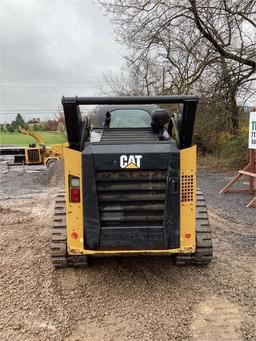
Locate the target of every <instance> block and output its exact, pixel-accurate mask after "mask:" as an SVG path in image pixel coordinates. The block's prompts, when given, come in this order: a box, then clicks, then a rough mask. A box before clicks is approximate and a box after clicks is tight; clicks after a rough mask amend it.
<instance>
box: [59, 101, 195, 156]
mask: <svg viewBox="0 0 256 341" xmlns="http://www.w3.org/2000/svg"><path fill="white" fill-rule="evenodd" d="M171 103H172V104H175V103H176V104H183V109H182V115H181V125H180V131H179V134H180V149H184V148H188V147H190V146H191V143H192V137H193V131H194V123H195V117H196V108H197V103H198V97H197V96H188V95H186V96H117V97H77V96H76V97H64V96H63V97H62V105H63V109H64V115H65V121H66V129H67V135H68V141H69V145H70V148H72V149H75V150H80V137H81V133H82V131H81V127H82V117H81V112H80V109H79V105H127V104H135V105H136V104H171Z"/></svg>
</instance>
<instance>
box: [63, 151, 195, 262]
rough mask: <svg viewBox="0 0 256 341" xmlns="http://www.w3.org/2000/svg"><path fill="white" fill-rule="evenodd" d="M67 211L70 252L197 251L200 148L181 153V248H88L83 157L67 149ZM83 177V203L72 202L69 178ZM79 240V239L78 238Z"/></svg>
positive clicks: (65, 152)
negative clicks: (86, 245) (109, 249)
mask: <svg viewBox="0 0 256 341" xmlns="http://www.w3.org/2000/svg"><path fill="white" fill-rule="evenodd" d="M64 164H65V187H66V212H67V246H68V253H69V254H72V255H75V254H86V255H94V256H97V255H98V256H100V255H122V254H123V255H124V254H127V255H129V254H156V255H161V254H162V255H168V254H174V253H181V252H184V253H185V252H194V251H195V246H196V242H195V228H196V146H193V147H190V148H186V149H183V150H181V154H180V177H181V181H180V186H181V187H180V192H181V205H180V243H181V244H180V248H176V249H168V250H115V251H95V250H86V249H84V246H83V245H84V231H83V209H82V198H83V188H82V180H83V179H82V154H81V153H80V152H78V151H74V150H72V149H69V148H64ZM70 175H73V176H77V177H79V178H80V193H81V203H71V202H70V201H69V176H70ZM74 236H75V237H77V238H74Z"/></svg>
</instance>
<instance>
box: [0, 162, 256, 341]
mask: <svg viewBox="0 0 256 341" xmlns="http://www.w3.org/2000/svg"><path fill="white" fill-rule="evenodd" d="M2 171H3V168H2ZM61 174H62V172H61V167H60V166H58V167H56V168H54V169H52V170H50V171H49V170H47V171H45V172H42V173H22V172H21V170H17V169H16V170H13V171H12V172H10V173H8V174H4V173H3V172H2V174H1V200H0V211H1V217H0V234H1V235H0V267H1V272H0V274H1V275H0V304H1V314H0V340H1V341H5V340H12V341H15V340H22V341H26V340H69V341H78V340H93V341H95V340H96V341H97V340H104V341H105V340H161V341H162V340H202V341H208V340H209V341H215V340H230V341H235V340H256V330H255V325H256V319H255V317H256V309H255V307H256V304H255V303H256V302H255V297H256V281H255V279H256V269H255V236H256V233H255V228H256V223H255V212H256V210H255V209H248V208H246V207H245V205H246V203H248V201H249V200H250V196H248V195H233V194H232V195H218V192H219V190H220V189H221V188H222V187H223V186H224V185H225V184H226V183H227V181H228V179H229V178H230V177H231V176H232V174H231V173H208V172H206V171H202V172H199V176H198V183H199V186H200V187H201V188H202V189H203V190H204V192H205V194H206V199H207V202H208V207H209V217H210V222H211V225H212V231H213V241H214V251H215V252H214V260H213V262H212V264H211V265H210V266H208V267H207V268H198V267H192V266H191V267H176V266H174V265H173V263H172V260H171V259H170V258H168V257H154V258H152V257H133V258H106V259H104V258H102V259H95V260H93V261H92V264H91V266H90V267H89V268H82V269H72V268H70V269H63V270H58V271H54V270H53V268H52V265H51V261H50V258H49V254H48V244H49V240H50V226H51V220H52V215H53V209H54V199H55V196H56V192H57V190H58V188H59V187H61V186H62V183H63V181H62V175H61Z"/></svg>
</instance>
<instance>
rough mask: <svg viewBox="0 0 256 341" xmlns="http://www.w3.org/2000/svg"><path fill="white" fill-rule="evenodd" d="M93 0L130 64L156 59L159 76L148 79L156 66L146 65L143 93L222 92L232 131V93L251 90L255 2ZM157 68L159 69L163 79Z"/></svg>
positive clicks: (235, 125)
mask: <svg viewBox="0 0 256 341" xmlns="http://www.w3.org/2000/svg"><path fill="white" fill-rule="evenodd" d="M98 2H99V3H101V4H102V5H103V6H104V7H105V9H106V10H107V14H108V15H109V16H110V17H111V20H112V22H113V23H114V25H115V29H116V33H117V36H118V38H119V40H120V41H121V42H122V43H124V44H126V46H127V47H128V51H129V52H128V53H127V60H128V62H129V63H130V64H129V65H130V66H132V65H134V69H137V70H141V69H143V66H145V60H147V61H154V62H155V65H156V66H157V69H158V73H157V74H158V78H156V80H155V81H154V79H152V77H150V73H151V72H152V69H155V67H154V68H152V67H150V65H149V67H148V68H147V71H148V72H147V77H146V80H148V79H150V78H151V80H150V82H149V83H148V82H145V84H144V85H146V92H147V94H149V93H150V91H152V87H153V88H154V91H157V92H159V91H160V89H161V88H162V93H191V92H194V91H198V90H199V89H200V90H201V91H203V92H204V93H206V91H208V90H209V88H210V89H211V90H213V89H214V90H215V91H217V93H220V91H221V94H222V95H223V96H220V98H221V99H223V98H226V101H225V102H226V106H227V109H228V111H229V113H230V117H231V125H232V132H234V133H236V132H237V131H238V108H237V97H238V96H239V95H240V94H241V93H242V91H244V89H245V88H247V89H250V87H251V85H252V82H253V80H254V73H255V56H256V48H255V22H254V20H253V12H255V0H243V1H241V0H168V1H158V0H153V1H152V0H151V1H149V0H136V1H135V0H98ZM159 69H160V70H164V72H162V77H161V76H160V75H161V73H160V72H159ZM159 77H160V78H162V81H161V84H162V86H160V85H159ZM209 83H210V87H209ZM241 90H242V91H241ZM211 94H212V91H210V92H208V96H211Z"/></svg>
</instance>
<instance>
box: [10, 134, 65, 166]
mask: <svg viewBox="0 0 256 341" xmlns="http://www.w3.org/2000/svg"><path fill="white" fill-rule="evenodd" d="M20 133H21V134H24V135H28V136H31V137H33V138H34V139H35V141H36V143H30V144H29V147H28V148H24V149H22V151H21V149H20V151H19V154H18V155H15V156H14V163H24V164H25V165H45V166H47V167H49V166H50V165H52V164H53V163H55V162H56V161H58V160H60V159H62V158H63V149H64V148H65V147H66V146H67V144H66V143H64V144H53V145H51V146H49V147H47V146H46V145H45V142H44V140H43V138H42V136H41V135H40V134H38V133H35V132H33V131H28V130H24V129H21V130H20Z"/></svg>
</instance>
